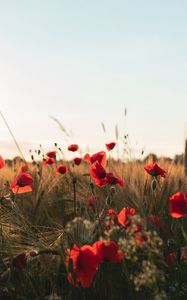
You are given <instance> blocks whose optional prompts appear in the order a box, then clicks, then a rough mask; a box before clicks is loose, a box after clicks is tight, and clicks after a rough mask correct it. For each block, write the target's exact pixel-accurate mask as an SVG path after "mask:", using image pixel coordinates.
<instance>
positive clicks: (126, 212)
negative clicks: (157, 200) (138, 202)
mask: <svg viewBox="0 0 187 300" xmlns="http://www.w3.org/2000/svg"><path fill="white" fill-rule="evenodd" d="M135 214H136V210H135V209H134V208H129V207H124V208H123V209H122V210H121V211H120V213H119V214H118V222H119V223H120V224H121V225H122V226H123V227H124V228H127V227H129V226H130V224H131V220H130V219H131V217H132V216H134V215H135Z"/></svg>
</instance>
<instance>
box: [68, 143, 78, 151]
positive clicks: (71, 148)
mask: <svg viewBox="0 0 187 300" xmlns="http://www.w3.org/2000/svg"><path fill="white" fill-rule="evenodd" d="M78 149H79V146H78V145H77V144H72V145H69V146H68V150H69V151H72V152H75V151H77V150H78Z"/></svg>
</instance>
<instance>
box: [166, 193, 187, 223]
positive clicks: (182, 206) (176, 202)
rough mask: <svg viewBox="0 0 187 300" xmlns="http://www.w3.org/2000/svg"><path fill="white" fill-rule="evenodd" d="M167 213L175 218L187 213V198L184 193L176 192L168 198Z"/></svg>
mask: <svg viewBox="0 0 187 300" xmlns="http://www.w3.org/2000/svg"><path fill="white" fill-rule="evenodd" d="M169 213H170V215H171V216H172V217H173V218H176V219H177V218H182V217H184V216H185V215H186V214H187V199H186V197H185V194H184V193H182V192H178V193H176V194H174V195H173V196H172V197H170V198H169Z"/></svg>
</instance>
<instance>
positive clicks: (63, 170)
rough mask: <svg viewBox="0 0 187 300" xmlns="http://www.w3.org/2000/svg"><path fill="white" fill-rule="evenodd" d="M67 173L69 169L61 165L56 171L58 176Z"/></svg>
mask: <svg viewBox="0 0 187 300" xmlns="http://www.w3.org/2000/svg"><path fill="white" fill-rule="evenodd" d="M67 172H68V168H67V167H66V166H65V165H59V166H58V168H57V169H56V171H55V173H56V174H62V175H63V174H66V173H67Z"/></svg>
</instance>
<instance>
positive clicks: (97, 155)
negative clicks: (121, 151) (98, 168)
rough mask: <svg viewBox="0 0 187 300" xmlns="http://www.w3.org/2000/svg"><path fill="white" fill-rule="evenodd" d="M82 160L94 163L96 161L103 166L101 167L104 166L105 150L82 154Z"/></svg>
mask: <svg viewBox="0 0 187 300" xmlns="http://www.w3.org/2000/svg"><path fill="white" fill-rule="evenodd" d="M84 160H86V161H87V162H89V163H91V164H94V163H95V162H96V161H97V162H98V163H99V164H101V165H102V166H103V168H105V167H106V152H105V151H100V152H97V153H95V154H93V155H92V156H90V154H88V153H87V154H86V155H85V156H84Z"/></svg>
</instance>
